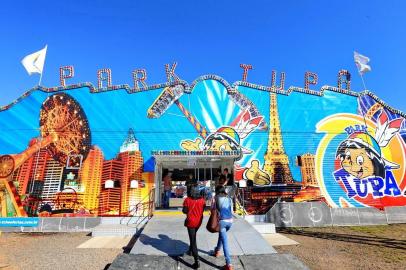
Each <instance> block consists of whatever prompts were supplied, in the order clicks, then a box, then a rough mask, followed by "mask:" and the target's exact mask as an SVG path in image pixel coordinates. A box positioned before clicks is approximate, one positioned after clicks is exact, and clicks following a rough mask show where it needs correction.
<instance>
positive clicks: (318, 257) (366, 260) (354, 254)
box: [275, 224, 406, 270]
mask: <svg viewBox="0 0 406 270" xmlns="http://www.w3.org/2000/svg"><path fill="white" fill-rule="evenodd" d="M278 232H279V233H282V234H283V235H285V236H287V237H289V238H291V239H293V240H295V241H297V242H299V243H300V245H296V246H277V247H275V249H276V250H277V251H278V252H279V253H292V254H294V255H295V256H296V257H298V258H299V259H300V260H302V261H303V262H304V263H305V264H306V265H307V266H309V267H310V269H315V270H317V269H344V270H348V269H406V224H398V225H387V226H364V227H326V228H294V229H281V230H279V231H278Z"/></svg>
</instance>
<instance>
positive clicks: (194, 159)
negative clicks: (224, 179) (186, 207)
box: [154, 151, 238, 207]
mask: <svg viewBox="0 0 406 270" xmlns="http://www.w3.org/2000/svg"><path fill="white" fill-rule="evenodd" d="M165 152H171V151H165ZM237 157H238V155H235V156H234V155H230V154H228V155H204V154H199V155H171V154H155V155H154V158H155V188H156V192H155V205H156V206H157V207H163V193H164V183H163V177H164V176H166V175H167V174H168V173H171V178H172V181H171V184H172V188H171V195H170V199H169V205H170V206H171V207H181V206H182V203H183V199H184V198H185V197H186V180H187V179H188V178H189V175H192V176H193V177H194V179H196V180H197V181H198V184H199V186H200V187H201V188H204V187H205V188H206V191H207V192H210V193H211V194H214V188H215V186H214V185H215V183H214V182H215V179H216V176H217V171H218V170H220V171H223V170H224V169H225V168H228V170H229V171H230V172H231V173H233V170H234V161H235V159H236V158H237Z"/></svg>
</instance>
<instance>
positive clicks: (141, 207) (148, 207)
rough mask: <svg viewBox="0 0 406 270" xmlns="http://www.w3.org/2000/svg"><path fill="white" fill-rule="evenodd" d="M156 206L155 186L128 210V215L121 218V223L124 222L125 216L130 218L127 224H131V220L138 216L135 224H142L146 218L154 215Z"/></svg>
mask: <svg viewBox="0 0 406 270" xmlns="http://www.w3.org/2000/svg"><path fill="white" fill-rule="evenodd" d="M154 208H155V188H153V189H151V190H150V191H149V193H148V195H147V196H145V197H144V198H142V200H141V201H139V202H138V203H137V204H136V205H134V207H133V208H131V210H130V211H129V212H128V215H127V216H126V217H122V218H121V220H120V224H123V221H124V219H125V218H128V217H130V218H128V220H127V222H126V225H128V224H130V222H131V221H133V220H134V218H136V220H135V222H133V224H140V223H142V222H144V221H145V220H146V219H148V220H149V219H151V217H152V215H153V211H154Z"/></svg>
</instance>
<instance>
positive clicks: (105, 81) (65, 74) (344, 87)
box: [59, 62, 351, 93]
mask: <svg viewBox="0 0 406 270" xmlns="http://www.w3.org/2000/svg"><path fill="white" fill-rule="evenodd" d="M176 67H177V62H174V63H172V64H165V74H166V78H167V81H168V82H181V81H182V80H181V79H180V77H179V76H178V75H177V74H176V73H175V70H176ZM240 67H241V68H242V70H243V72H242V80H241V82H242V83H243V84H246V86H251V84H250V83H248V71H249V70H252V69H253V67H252V65H249V64H240ZM74 75H75V69H74V67H73V66H62V67H60V68H59V78H60V85H61V86H62V87H66V81H67V80H69V79H72V78H73V77H74ZM276 76H277V71H276V70H272V77H271V86H270V87H268V88H269V89H268V90H276V91H281V92H283V91H285V79H286V73H285V72H281V73H280V76H279V83H277V79H276ZM132 79H133V86H132V88H131V91H132V92H137V91H142V90H149V89H150V88H151V87H149V86H148V85H147V70H146V69H135V70H133V71H132ZM317 83H318V75H317V73H314V72H310V71H306V72H305V74H304V91H305V92H310V93H311V92H313V90H311V89H310V86H315V85H316V84H317ZM122 88H123V85H113V83H112V71H111V69H110V68H102V69H99V70H97V88H95V89H94V90H93V91H95V92H103V91H110V90H118V89H122ZM124 88H126V87H124ZM153 88H155V87H153ZM337 88H338V90H339V91H340V92H342V91H344V92H349V91H350V89H351V74H350V72H349V71H348V70H345V69H342V70H340V71H339V72H338V75H337Z"/></svg>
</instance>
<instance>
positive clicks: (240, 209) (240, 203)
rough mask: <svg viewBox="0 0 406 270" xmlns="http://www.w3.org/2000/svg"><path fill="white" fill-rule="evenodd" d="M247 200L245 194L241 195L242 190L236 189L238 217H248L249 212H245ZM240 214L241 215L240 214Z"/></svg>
mask: <svg viewBox="0 0 406 270" xmlns="http://www.w3.org/2000/svg"><path fill="white" fill-rule="evenodd" d="M244 202H245V200H244V197H243V194H241V189H240V188H238V187H237V188H236V192H235V203H236V206H237V207H236V210H237V209H238V210H237V211H236V213H237V214H238V215H242V216H243V217H245V215H247V211H246V210H245V203H244ZM238 212H240V214H239V213H238Z"/></svg>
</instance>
